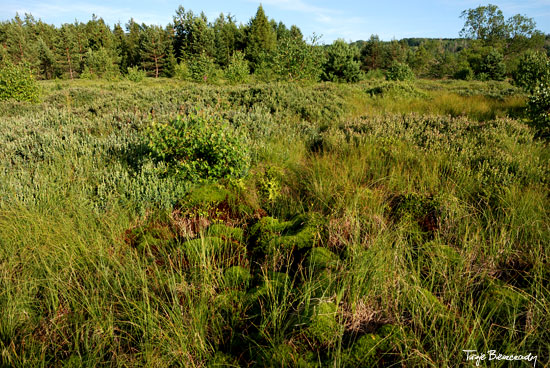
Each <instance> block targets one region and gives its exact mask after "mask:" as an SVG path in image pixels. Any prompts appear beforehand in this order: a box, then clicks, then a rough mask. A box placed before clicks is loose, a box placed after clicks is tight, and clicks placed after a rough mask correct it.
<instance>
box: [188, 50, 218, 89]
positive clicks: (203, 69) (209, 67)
mask: <svg viewBox="0 0 550 368" xmlns="http://www.w3.org/2000/svg"><path fill="white" fill-rule="evenodd" d="M189 77H190V78H191V80H193V81H195V82H204V83H206V82H214V81H216V80H217V79H218V69H217V68H216V64H214V59H213V58H211V57H210V56H208V55H207V54H206V53H204V52H203V53H202V54H199V55H196V56H194V57H193V58H192V59H191V61H190V63H189Z"/></svg>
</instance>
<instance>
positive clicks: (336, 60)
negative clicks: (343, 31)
mask: <svg viewBox="0 0 550 368" xmlns="http://www.w3.org/2000/svg"><path fill="white" fill-rule="evenodd" d="M357 53H358V52H357V50H356V49H355V48H353V47H351V46H350V45H348V44H347V43H346V42H345V41H344V40H341V39H340V40H336V41H334V43H333V44H332V45H330V47H329V48H328V51H327V58H326V61H325V63H324V65H323V69H324V71H323V79H324V80H327V81H333V82H358V81H359V80H361V78H362V73H361V68H360V65H359V62H357V61H356V60H355V58H356V56H357Z"/></svg>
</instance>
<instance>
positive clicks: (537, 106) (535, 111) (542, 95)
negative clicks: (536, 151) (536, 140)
mask: <svg viewBox="0 0 550 368" xmlns="http://www.w3.org/2000/svg"><path fill="white" fill-rule="evenodd" d="M527 113H528V114H529V117H530V118H531V123H532V125H533V127H534V128H535V129H536V130H537V135H538V136H540V137H544V138H549V137H550V86H549V85H544V84H541V85H540V86H539V87H537V88H536V89H535V91H534V92H533V95H532V96H531V97H529V104H528V109H527Z"/></svg>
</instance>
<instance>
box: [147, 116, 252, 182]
mask: <svg viewBox="0 0 550 368" xmlns="http://www.w3.org/2000/svg"><path fill="white" fill-rule="evenodd" d="M147 137H148V140H149V142H148V145H149V148H150V150H151V154H152V156H153V157H154V159H156V160H159V161H164V162H166V163H167V165H168V167H169V169H170V171H171V173H172V174H176V175H177V176H178V177H181V178H182V179H187V180H191V181H199V180H202V179H206V180H212V179H219V178H224V177H242V176H244V175H245V174H246V172H247V170H248V167H249V165H250V159H249V155H248V152H247V149H246V148H245V147H244V146H243V144H242V141H241V138H240V137H239V136H237V135H236V134H235V133H234V132H233V131H232V130H231V129H230V128H229V127H228V126H227V125H226V124H223V123H222V122H221V121H219V120H217V119H214V118H212V117H204V116H200V115H196V114H193V115H189V116H187V117H186V118H181V117H178V118H176V119H175V120H172V121H171V122H169V123H167V124H155V123H154V124H153V125H152V126H151V127H150V128H149V129H148V130H147Z"/></svg>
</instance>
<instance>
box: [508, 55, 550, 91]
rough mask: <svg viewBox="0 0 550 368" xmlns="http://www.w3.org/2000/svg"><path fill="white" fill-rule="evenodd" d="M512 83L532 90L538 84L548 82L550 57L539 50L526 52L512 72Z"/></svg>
mask: <svg viewBox="0 0 550 368" xmlns="http://www.w3.org/2000/svg"><path fill="white" fill-rule="evenodd" d="M513 79H514V84H515V85H517V86H519V87H521V88H523V89H524V90H525V91H527V92H531V93H532V92H533V91H534V90H535V89H536V88H537V87H538V86H540V84H541V83H542V84H545V85H548V84H550V59H549V58H548V57H547V56H546V55H544V54H542V53H540V52H528V53H526V54H525V55H523V57H522V58H521V60H520V62H519V65H518V68H517V70H516V71H515V73H514V74H513Z"/></svg>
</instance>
